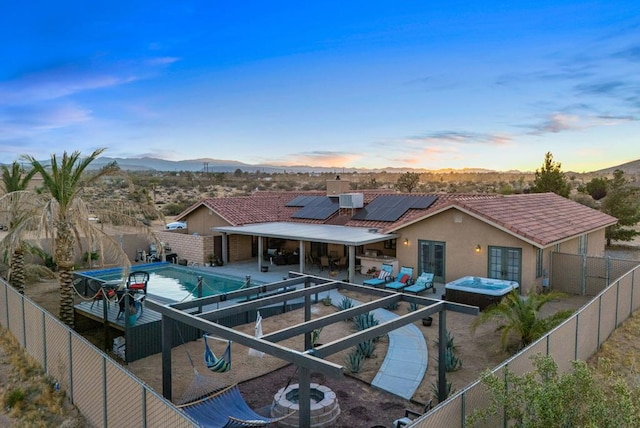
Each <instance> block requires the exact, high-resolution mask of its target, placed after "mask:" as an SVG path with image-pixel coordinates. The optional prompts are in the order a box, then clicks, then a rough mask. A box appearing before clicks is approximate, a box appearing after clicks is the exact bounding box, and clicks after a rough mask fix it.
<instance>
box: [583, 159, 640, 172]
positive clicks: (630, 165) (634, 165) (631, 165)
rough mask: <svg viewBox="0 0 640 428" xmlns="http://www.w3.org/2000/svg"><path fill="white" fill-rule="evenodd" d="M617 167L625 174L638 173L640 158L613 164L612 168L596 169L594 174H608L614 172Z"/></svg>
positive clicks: (639, 170)
mask: <svg viewBox="0 0 640 428" xmlns="http://www.w3.org/2000/svg"><path fill="white" fill-rule="evenodd" d="M616 169H619V170H622V171H623V172H624V173H625V175H638V174H640V159H638V160H634V161H631V162H627V163H623V164H622V165H618V166H612V167H610V168H605V169H601V170H598V171H594V172H593V173H594V174H602V175H608V174H613V171H615V170H616Z"/></svg>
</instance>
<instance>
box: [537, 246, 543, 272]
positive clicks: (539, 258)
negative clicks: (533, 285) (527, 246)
mask: <svg viewBox="0 0 640 428" xmlns="http://www.w3.org/2000/svg"><path fill="white" fill-rule="evenodd" d="M543 261H544V251H543V250H542V248H538V251H537V252H536V278H540V277H541V276H542V275H543V273H544V270H543V268H542V262H543Z"/></svg>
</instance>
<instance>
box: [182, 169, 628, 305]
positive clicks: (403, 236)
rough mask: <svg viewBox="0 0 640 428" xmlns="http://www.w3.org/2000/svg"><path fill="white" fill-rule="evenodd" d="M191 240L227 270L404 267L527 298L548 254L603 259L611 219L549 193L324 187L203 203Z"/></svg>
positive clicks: (189, 213)
mask: <svg viewBox="0 0 640 428" xmlns="http://www.w3.org/2000/svg"><path fill="white" fill-rule="evenodd" d="M176 220H180V221H186V222H187V224H188V228H189V230H188V232H189V233H197V234H201V235H211V234H213V235H215V238H214V251H215V252H216V254H217V255H221V257H222V259H223V261H224V262H225V263H233V262H234V261H240V260H247V259H251V258H257V263H258V265H259V266H260V267H262V266H264V265H266V264H269V263H273V262H274V260H275V261H276V262H278V263H288V264H299V267H300V271H301V272H304V271H305V266H307V265H308V264H309V263H314V264H318V263H320V262H321V261H326V260H330V264H329V265H328V266H326V267H327V268H329V269H334V268H336V266H337V265H338V264H344V267H345V268H348V269H349V280H350V281H353V279H354V275H353V273H354V272H355V271H356V269H357V270H359V271H360V272H361V273H367V272H372V271H373V270H374V268H377V269H379V268H380V266H381V264H382V263H383V262H384V263H389V264H392V265H393V268H394V272H397V270H398V268H399V267H401V266H411V267H414V269H415V274H416V275H419V274H420V272H422V271H427V272H432V273H434V274H435V280H436V282H442V283H445V282H450V281H452V280H455V279H458V278H460V277H463V276H467V275H471V276H481V277H488V278H496V279H504V280H511V281H516V282H518V283H519V284H520V285H521V287H520V289H521V291H522V292H523V293H524V292H527V291H528V290H529V289H531V288H533V287H539V286H542V285H543V284H544V282H545V281H548V279H547V278H548V271H549V264H550V259H551V257H550V255H551V253H552V252H554V251H556V252H564V253H570V254H586V255H590V256H602V255H603V254H604V249H605V233H604V232H605V228H606V227H607V226H611V225H613V224H615V223H616V222H617V219H616V218H614V217H611V216H609V215H607V214H604V213H602V212H600V211H597V210H594V209H592V208H589V207H587V206H584V205H581V204H579V203H577V202H574V201H571V200H569V199H566V198H563V197H561V196H558V195H556V194H554V193H535V194H518V195H486V194H449V193H446V194H445V193H442V194H440V193H438V194H423V193H398V192H394V191H384V190H364V191H357V192H353V191H351V190H350V184H349V182H348V181H347V180H340V179H336V180H329V181H328V182H327V192H326V193H325V192H256V193H254V194H252V195H250V196H238V197H226V198H211V199H205V200H202V201H200V202H198V203H196V204H194V205H193V206H191V207H189V208H188V209H187V210H185V211H184V212H183V213H181V214H180V215H179V216H178V217H177V218H176Z"/></svg>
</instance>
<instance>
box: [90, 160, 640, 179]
mask: <svg viewBox="0 0 640 428" xmlns="http://www.w3.org/2000/svg"><path fill="white" fill-rule="evenodd" d="M114 161H115V162H117V163H118V166H120V168H122V169H123V170H127V171H190V172H234V171H236V170H238V169H240V170H241V171H243V172H257V171H260V172H266V173H283V172H289V173H309V174H312V173H317V174H319V173H337V174H340V173H354V172H359V173H376V172H383V171H386V172H389V173H404V172H407V171H412V172H418V173H433V174H449V173H466V174H483V173H505V174H522V173H527V172H531V171H517V170H509V171H495V170H490V169H483V168H463V169H452V168H442V169H437V170H429V169H419V168H375V169H368V168H340V167H316V166H309V165H292V166H278V165H268V164H258V165H253V164H248V163H243V162H239V161H234V160H223V159H211V158H201V159H189V160H182V161H170V160H164V159H156V158H151V157H143V158H111V157H100V158H98V159H96V160H95V161H93V162H92V163H91V167H92V168H102V167H103V166H105V165H107V164H109V163H110V162H114ZM616 169H621V170H622V171H624V172H625V174H628V175H637V174H640V159H639V160H635V161H631V162H627V163H624V164H622V165H618V166H612V167H609V168H605V169H601V170H598V171H592V172H589V173H586V174H596V175H609V174H612V173H613V171H615V170H616ZM566 173H567V174H577V173H573V172H570V171H566ZM581 174H585V173H581Z"/></svg>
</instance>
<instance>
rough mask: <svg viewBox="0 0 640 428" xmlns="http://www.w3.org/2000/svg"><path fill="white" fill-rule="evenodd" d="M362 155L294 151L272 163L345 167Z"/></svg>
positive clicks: (338, 152)
mask: <svg viewBox="0 0 640 428" xmlns="http://www.w3.org/2000/svg"><path fill="white" fill-rule="evenodd" d="M361 157H362V155H360V154H357V153H348V152H341V151H329V150H327V151H322V150H317V151H312V152H301V153H292V154H290V155H287V156H286V157H285V158H284V159H280V160H278V161H276V162H271V161H269V163H271V164H272V165H281V166H294V165H311V166H328V167H344V166H348V165H350V164H351V163H353V162H354V161H356V160H357V159H359V158H361Z"/></svg>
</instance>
